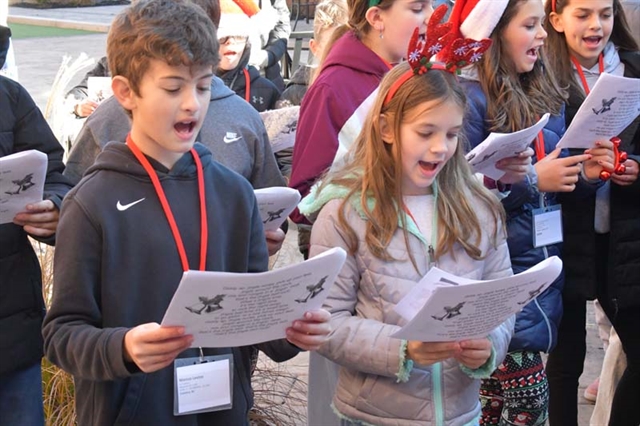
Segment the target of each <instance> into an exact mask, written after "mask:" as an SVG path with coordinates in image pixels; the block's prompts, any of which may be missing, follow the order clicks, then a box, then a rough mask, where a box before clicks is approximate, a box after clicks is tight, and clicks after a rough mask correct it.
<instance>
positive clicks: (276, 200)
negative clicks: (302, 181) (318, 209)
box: [254, 186, 300, 231]
mask: <svg viewBox="0 0 640 426" xmlns="http://www.w3.org/2000/svg"><path fill="white" fill-rule="evenodd" d="M254 193H255V194H256V200H257V201H258V209H259V210H260V217H261V218H262V225H263V226H264V229H265V231H274V230H276V229H278V228H279V227H280V225H282V223H283V222H284V221H285V220H287V217H289V213H291V212H292V211H293V209H295V208H296V206H297V205H298V203H299V202H300V193H299V192H298V191H297V190H295V189H292V188H287V187H286V186H274V187H271V188H262V189H256V190H254Z"/></svg>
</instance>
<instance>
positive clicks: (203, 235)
mask: <svg viewBox="0 0 640 426" xmlns="http://www.w3.org/2000/svg"><path fill="white" fill-rule="evenodd" d="M127 146H128V147H129V149H130V150H131V151H132V152H133V155H135V156H136V158H137V159H138V161H139V162H140V164H142V167H144V169H145V170H146V171H147V173H148V174H149V177H150V178H151V182H152V183H153V187H154V189H155V190H156V194H157V195H158V199H159V200H160V204H162V210H164V214H165V216H166V217H167V222H169V227H170V228H171V233H172V234H173V239H174V240H175V241H176V246H177V248H178V254H179V255H180V262H181V263H182V269H183V270H184V271H185V272H186V271H188V270H189V260H188V259H187V252H186V251H185V249H184V244H183V243H182V237H181V236H180V231H179V230H178V225H177V224H176V220H175V218H174V217H173V213H172V212H171V207H170V206H169V201H168V200H167V196H166V195H165V193H164V189H162V185H160V179H158V174H157V173H156V171H155V170H153V167H151V164H150V163H149V160H147V158H146V157H145V156H144V154H142V152H141V151H140V148H138V147H137V145H136V144H135V143H134V142H133V140H132V139H131V134H128V135H127ZM191 155H193V160H194V161H195V163H196V168H197V173H198V194H199V195H200V270H201V271H204V268H205V266H206V263H207V239H208V235H209V229H208V227H207V211H206V200H205V195H204V173H203V171H202V162H201V161H200V156H199V155H198V153H197V152H196V150H195V149H193V148H191Z"/></svg>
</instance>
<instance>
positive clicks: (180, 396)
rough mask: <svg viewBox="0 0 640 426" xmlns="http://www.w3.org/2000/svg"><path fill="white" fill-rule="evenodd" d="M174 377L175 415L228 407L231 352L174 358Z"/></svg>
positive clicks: (230, 382)
mask: <svg viewBox="0 0 640 426" xmlns="http://www.w3.org/2000/svg"><path fill="white" fill-rule="evenodd" d="M173 378H174V387H173V388H174V391H173V393H174V396H173V414H174V415H175V416H186V415H189V414H197V413H208V412H211V411H220V410H229V409H231V406H232V403H231V401H232V400H233V356H232V355H230V354H226V355H217V356H201V357H199V358H180V359H176V360H175V361H174V367H173Z"/></svg>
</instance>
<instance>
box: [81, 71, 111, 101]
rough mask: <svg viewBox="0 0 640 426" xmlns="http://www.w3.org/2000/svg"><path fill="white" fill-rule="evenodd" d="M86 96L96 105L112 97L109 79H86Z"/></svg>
mask: <svg viewBox="0 0 640 426" xmlns="http://www.w3.org/2000/svg"><path fill="white" fill-rule="evenodd" d="M87 94H88V97H89V99H91V100H92V101H94V102H96V103H100V102H102V101H104V100H105V99H108V98H110V97H111V96H113V89H111V77H89V78H88V79H87Z"/></svg>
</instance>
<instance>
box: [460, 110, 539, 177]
mask: <svg viewBox="0 0 640 426" xmlns="http://www.w3.org/2000/svg"><path fill="white" fill-rule="evenodd" d="M548 121H549V114H545V115H543V116H542V118H541V119H540V120H538V122H537V123H536V124H534V125H533V126H531V127H528V128H526V129H522V130H519V131H517V132H513V133H490V134H489V136H487V138H486V139H485V140H484V141H482V143H481V144H480V145H478V146H476V147H475V148H474V149H472V150H471V151H470V152H469V153H468V154H467V155H466V157H467V161H469V164H470V165H471V167H472V168H473V171H474V172H476V173H482V174H483V175H485V176H488V177H490V178H491V179H493V180H500V178H502V176H504V172H503V171H502V170H499V169H497V168H496V163H497V162H498V161H500V160H502V159H504V158H509V157H513V156H515V155H518V154H519V153H521V152H522V151H524V150H526V149H527V148H528V147H529V145H531V143H532V142H533V141H534V139H535V138H536V136H537V135H538V132H540V130H542V128H543V127H544V126H545V125H546V124H547V122H548Z"/></svg>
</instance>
